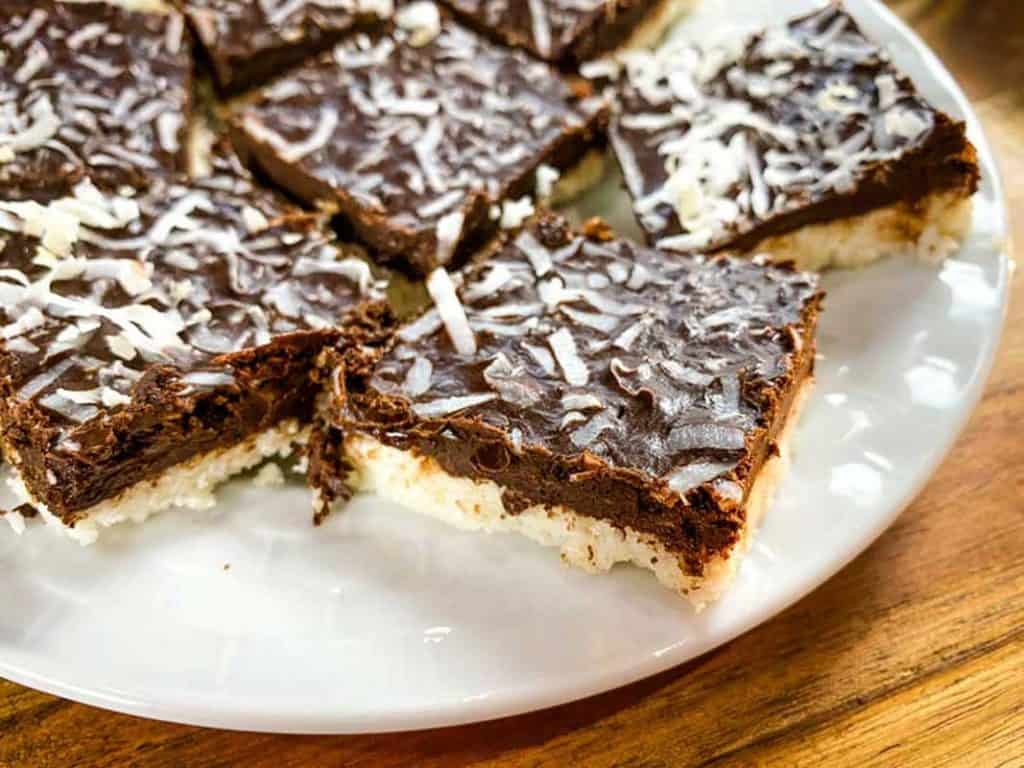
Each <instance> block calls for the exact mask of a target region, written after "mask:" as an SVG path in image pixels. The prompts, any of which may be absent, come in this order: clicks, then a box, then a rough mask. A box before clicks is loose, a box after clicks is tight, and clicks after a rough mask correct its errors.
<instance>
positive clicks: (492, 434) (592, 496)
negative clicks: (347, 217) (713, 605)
mask: <svg viewBox="0 0 1024 768" xmlns="http://www.w3.org/2000/svg"><path fill="white" fill-rule="evenodd" d="M591 230H592V231H591V234H590V235H587V236H584V235H576V234H573V233H572V232H571V231H570V229H569V227H568V225H567V224H566V223H565V221H564V220H562V219H560V218H557V217H554V216H553V215H543V216H541V217H540V218H539V219H538V220H537V221H536V222H535V223H533V224H531V225H529V226H528V227H527V228H525V229H524V230H523V231H522V232H521V233H520V234H518V235H517V236H516V237H515V239H514V240H511V241H510V242H508V243H506V244H505V245H503V246H501V247H500V248H499V249H498V250H497V252H496V253H493V254H491V255H490V258H489V259H488V260H486V261H485V262H481V263H474V264H472V265H470V266H469V267H468V268H467V269H466V271H465V273H464V275H461V276H460V275H457V276H456V282H458V281H459V277H462V278H463V279H462V281H461V286H460V287H458V288H457V289H455V288H453V289H452V290H451V291H450V292H448V294H447V295H448V298H447V299H443V298H442V299H441V300H440V302H439V306H438V307H437V308H436V309H433V310H431V311H430V312H428V313H427V314H424V315H423V316H422V317H420V318H419V319H417V320H415V321H414V322H412V323H411V324H409V325H406V326H404V327H403V328H402V329H401V330H400V331H399V332H398V338H397V341H396V344H395V346H394V347H393V348H392V349H391V350H390V351H389V352H388V353H387V354H386V355H385V356H384V357H383V358H382V359H381V360H380V362H379V363H378V364H377V365H376V367H375V368H374V369H373V373H372V377H371V378H370V379H369V381H368V382H367V383H366V384H365V385H364V386H363V387H361V388H357V387H349V389H348V390H347V391H346V390H345V389H344V388H343V387H335V389H334V397H333V400H332V403H331V407H330V409H329V410H328V413H327V419H326V420H327V422H328V423H330V424H333V425H334V426H333V433H334V436H333V438H331V439H330V440H328V441H326V442H327V444H328V446H337V445H338V444H339V443H343V445H344V450H343V451H337V450H334V451H332V453H331V455H338V456H341V457H342V458H343V459H344V461H343V462H341V463H340V464H339V466H340V468H341V469H340V471H347V472H350V474H348V475H347V476H346V477H345V478H344V480H345V481H347V482H348V483H349V484H350V485H351V487H352V488H353V489H355V490H364V491H372V492H375V493H378V494H380V495H382V496H384V497H387V498H390V499H392V500H395V501H397V502H399V503H402V504H405V505H406V506H409V507H411V508H412V509H414V510H417V511H419V512H422V513H425V514H428V515H432V516H434V517H437V518H440V519H442V520H444V521H446V522H449V523H451V524H454V525H456V526H459V527H462V528H467V529H476V530H485V531H517V532H519V533H522V534H525V535H526V536H528V537H530V538H532V539H535V540H537V541H538V542H541V543H543V544H548V545H555V546H559V547H560V548H561V553H562V558H563V559H564V560H565V561H566V562H568V563H571V564H573V565H576V566H579V567H582V568H584V569H587V570H591V571H602V570H608V569H609V568H610V567H611V566H612V565H614V564H615V563H618V562H631V563H635V564H636V565H639V566H642V567H644V568H649V569H651V570H653V571H654V572H655V574H656V575H657V577H658V579H659V580H660V581H661V582H662V583H663V584H665V585H666V586H668V587H670V588H671V589H674V590H677V591H678V592H679V593H681V594H683V595H686V596H687V597H688V598H689V599H690V600H691V601H692V602H693V604H694V605H695V606H698V607H699V606H701V605H703V604H705V603H707V602H710V601H712V600H714V599H715V598H716V597H717V596H718V595H719V594H720V593H721V592H722V590H723V589H724V588H725V586H726V584H727V583H728V581H729V578H730V575H731V573H732V571H733V569H734V567H735V564H736V561H737V557H738V556H739V554H740V553H741V552H742V551H743V548H744V547H745V545H746V542H747V540H748V537H749V536H750V533H751V531H752V530H753V529H754V527H755V526H756V525H757V523H758V520H759V519H760V517H761V515H762V514H763V513H764V508H765V506H766V504H767V503H768V501H769V500H770V499H771V496H772V493H773V488H774V486H775V483H776V481H777V479H778V477H779V475H780V472H781V470H782V466H783V463H782V459H783V458H784V457H785V454H786V445H787V440H788V437H789V434H790V432H791V431H792V427H793V424H794V423H795V422H796V419H797V412H798V410H799V406H800V402H801V399H802V398H803V397H804V395H805V393H806V391H807V390H808V387H809V384H810V382H811V379H812V372H813V367H814V350H815V335H814V334H815V326H816V321H817V316H818V312H819V306H820V299H821V295H820V294H819V292H818V285H817V281H816V278H815V277H814V276H813V275H809V274H806V273H800V272H795V271H793V270H792V269H791V268H788V267H784V266H771V265H766V263H765V262H764V260H763V259H760V258H758V259H753V260H751V259H739V258H733V257H725V256H718V257H705V256H686V255H673V254H668V253H665V252H659V251H654V250H648V249H644V248H641V247H638V246H635V245H632V244H631V243H628V242H625V241H619V240H614V239H608V238H609V235H607V234H606V233H604V232H602V231H594V228H593V227H591ZM509 237H510V238H511V235H510V236H509ZM438 294H439V295H441V296H444V295H445V293H444V292H438ZM321 463H325V462H321ZM320 474H321V476H322V475H323V471H322V467H321V472H320Z"/></svg>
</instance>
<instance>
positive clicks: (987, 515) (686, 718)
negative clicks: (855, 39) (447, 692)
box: [0, 0, 1024, 768]
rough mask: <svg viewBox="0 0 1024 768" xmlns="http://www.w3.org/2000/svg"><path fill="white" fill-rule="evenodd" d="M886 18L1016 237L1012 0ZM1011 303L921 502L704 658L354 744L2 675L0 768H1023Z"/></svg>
mask: <svg viewBox="0 0 1024 768" xmlns="http://www.w3.org/2000/svg"><path fill="white" fill-rule="evenodd" d="M893 5H894V7H895V8H896V9H897V10H898V11H899V12H900V13H901V14H902V15H903V16H904V17H905V18H907V19H908V20H909V21H910V22H911V23H912V24H913V25H914V26H915V27H916V28H917V29H918V30H919V31H920V32H921V34H922V35H923V36H924V37H925V38H926V39H927V40H928V41H929V42H930V43H931V44H932V45H933V46H934V47H935V49H936V50H937V51H938V52H939V54H940V55H941V56H942V58H943V59H944V60H945V61H946V62H947V63H948V64H949V66H950V67H951V68H952V69H953V71H954V73H955V74H956V75H957V76H958V77H959V79H960V81H961V83H962V84H963V85H964V87H965V88H966V90H967V92H968V94H969V95H970V96H971V98H972V100H973V101H974V103H975V104H976V106H977V108H978V111H979V112H980V114H981V117H982V119H983V120H984V122H985V124H986V127H987V129H988V131H989V135H990V137H991V138H992V140H993V141H994V143H995V145H996V147H997V149H998V151H999V155H1000V160H1001V162H1002V165H1003V171H1004V173H1005V177H1006V179H1007V181H1008V186H1009V194H1010V204H1011V210H1013V209H1016V210H1017V211H1018V215H1017V217H1016V236H1017V241H1018V242H1024V3H1022V2H1020V0H893ZM1014 294H1015V298H1016V302H1015V304H1014V306H1013V307H1012V309H1011V314H1010V322H1009V328H1008V332H1007V335H1006V339H1005V342H1004V344H1003V349H1002V353H1001V356H1000V361H999V365H998V367H997V369H996V373H995V376H994V377H993V379H992V381H991V384H990V386H989V389H988V394H987V396H986V398H985V400H984V402H983V403H982V405H981V407H980V408H979V409H978V412H977V413H976V414H975V416H974V418H973V420H972V422H971V425H970V428H969V430H968V432H967V433H966V435H965V436H964V437H963V439H962V440H961V441H960V443H959V445H958V446H957V448H956V450H955V451H954V452H953V454H952V455H951V456H950V457H949V459H948V460H947V461H946V463H945V465H944V466H943V468H942V470H941V471H940V472H939V474H938V476H937V477H936V478H935V479H934V480H933V481H932V483H931V484H930V485H929V487H928V488H927V490H926V491H925V493H924V494H923V495H922V496H921V498H920V499H918V501H917V502H916V503H915V504H914V505H913V506H912V507H911V508H910V510H909V511H907V512H906V514H904V515H903V517H902V518H901V519H900V521H899V522H898V523H897V524H896V525H895V527H894V528H893V529H892V530H890V531H889V532H888V533H887V534H886V535H885V536H884V537H883V538H882V539H881V540H880V541H878V542H877V543H876V544H875V545H874V546H873V547H872V548H871V549H870V550H869V551H868V552H867V553H866V554H865V555H863V556H862V557H861V558H860V559H858V560H857V561H856V562H854V563H853V564H852V565H851V566H850V567H848V568H847V569H846V570H845V571H843V572H842V573H841V574H840V575H839V576H837V577H836V578H834V579H833V580H832V581H830V582H829V583H828V584H826V585H825V586H823V587H821V588H820V589H819V590H818V591H817V592H815V593H814V594H812V595H811V596H810V597H808V598H807V599H805V600H804V601H803V602H801V603H799V604H798V605H796V606H795V607H793V608H792V609H790V610H789V611H787V612H786V613H784V614H782V615H781V616H779V617H777V618H776V619H775V620H773V621H771V622H769V623H768V624H766V625H765V626H763V627H761V628H759V629H757V630H755V631H754V632H751V633H750V634H748V635H746V636H744V637H742V638H740V639H739V640H736V641H735V642H733V643H730V644H729V645H727V646H725V647H724V648H722V649H720V650H718V651H716V652H714V653H711V654H709V655H707V656H706V657H704V658H702V659H699V660H697V661H695V662H693V663H691V664H688V665H686V666H684V667H681V668H678V669H676V670H673V671H671V672H667V673H665V674H662V675H660V676H658V677H656V678H654V679H651V680H647V681H645V682H641V683H638V684H636V685H633V686H630V687H628V688H625V689H622V690H619V691H615V692H612V693H608V694H605V695H602V696H598V697H596V698H593V699H589V700H587V701H584V702H581V703H577V704H572V705H567V706H564V707H560V708H558V709H555V710H551V711H547V712H541V713H537V714H533V715H526V716H523V717H517V718H511V719H508V720H502V721H499V722H495V723H487V724H484V725H479V726H471V727H463V728H454V729H448V730H443V731H429V732H422V733H413V734H406V735H392V736H364V737H355V738H297V737H281V736H264V735H250V734H237V733H228V732H219V731H209V730H203V729H198V728H188V727H183V726H175V725H165V724H162V723H156V722H150V721H146V720H139V719H136V718H132V717H127V716H122V715H114V714H109V713H106V712H101V711H99V710H96V709H93V708H91V707H86V706H81V705H78V704H72V703H69V702H66V701H62V700H60V699H57V698H54V697H52V696H46V695H43V694H39V693H35V692H33V691H29V690H26V689H24V688H20V687H19V686H16V685H13V684H10V683H6V682H3V681H0V768H8V766H11V767H13V766H17V767H18V768H22V767H25V766H44V765H54V766H60V768H67V767H68V766H75V765H83V766H107V765H109V766H127V765H148V766H204V765H245V766H264V765H265V766H273V768H286V766H310V765H332V766H333V765H346V766H348V765H358V766H363V765H365V766H462V765H485V764H486V765H499V766H512V765H533V766H568V765H587V766H591V765H593V766H623V768H625V766H635V767H636V768H640V766H643V767H644V768H655V767H656V766H686V765H702V766H712V765H713V766H729V765H736V766H761V765H765V766H767V765H772V766H774V765H784V766H804V765H807V766H815V767H816V768H817V767H818V766H834V765H839V766H853V765H871V766H875V765H882V766H901V767H904V766H928V768H932V766H940V765H958V766H959V765H969V766H971V768H986V767H988V766H1006V767H1007V768H1009V767H1010V766H1024V480H1022V478H1021V476H1020V474H1019V472H1020V470H1021V468H1024V387H1022V385H1021V383H1020V381H1021V379H1024V286H1022V285H1021V283H1020V281H1018V282H1017V284H1016V286H1015V288H1014ZM968 755H970V756H971V757H970V758H969V759H968V757H967V756H968Z"/></svg>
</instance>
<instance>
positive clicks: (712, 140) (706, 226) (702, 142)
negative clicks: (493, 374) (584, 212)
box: [612, 5, 979, 269]
mask: <svg viewBox="0 0 1024 768" xmlns="http://www.w3.org/2000/svg"><path fill="white" fill-rule="evenodd" d="M621 97H622V105H621V112H620V114H618V115H617V116H616V117H615V119H614V121H613V122H614V125H613V127H612V144H613V146H614V148H615V154H616V155H617V157H618V160H619V164H620V166H621V168H622V172H623V175H624V176H625V180H626V185H627V187H628V189H629V191H630V193H631V195H632V197H633V200H634V209H635V212H636V216H637V218H638V220H639V222H640V224H641V226H642V227H643V229H644V230H645V231H646V233H647V235H648V236H649V238H650V241H651V242H652V243H656V244H657V245H658V247H660V248H664V249H673V250H680V251H692V250H711V251H717V250H721V249H733V250H738V251H751V250H754V249H757V250H760V251H767V252H772V253H775V254H778V255H779V256H780V257H781V258H784V259H794V260H796V262H797V263H798V265H799V266H800V267H802V268H805V269H820V268H824V267H828V266H840V267H856V266H861V265H864V264H867V263H869V262H872V261H874V260H876V259H878V258H881V257H883V256H886V255H890V254H895V253H907V252H912V253H916V254H918V255H920V256H921V257H923V258H927V259H930V260H933V261H937V260H941V259H942V258H943V257H944V256H945V255H946V254H948V253H949V252H950V251H951V250H953V249H955V248H956V247H957V246H958V243H959V241H960V240H962V239H963V237H964V235H965V233H966V231H967V228H968V226H969V224H970V219H971V197H972V196H973V195H974V193H975V191H976V190H977V188H978V180H979V171H978V165H977V159H976V153H975V150H974V148H973V147H972V146H971V144H970V143H969V141H968V140H967V138H966V135H965V126H964V124H963V123H962V122H959V121H957V120H954V119H953V118H951V117H950V116H949V115H947V114H945V113H943V112H942V111H940V110H939V109H937V108H935V107H933V106H931V105H930V104H929V103H928V102H927V101H926V100H925V98H924V97H923V96H922V95H921V94H920V93H918V91H917V90H916V89H915V88H914V85H913V83H912V82H911V81H910V80H909V78H907V77H906V76H905V75H903V74H902V73H901V72H899V71H898V70H897V69H896V68H895V67H894V66H893V64H892V63H891V61H890V59H889V56H888V54H887V53H886V52H885V51H884V50H882V49H881V48H880V47H879V46H878V45H876V44H875V43H873V42H872V41H871V40H869V39H868V38H866V37H865V36H864V34H863V33H862V32H861V31H860V29H859V28H858V26H857V23H856V22H855V21H854V19H853V18H852V17H850V16H849V15H848V14H847V13H845V12H844V11H843V10H842V9H841V8H840V7H839V6H837V5H829V6H828V7H826V8H824V9H822V10H821V11H819V12H817V13H814V14H812V15H809V16H806V17H802V18H799V19H796V20H794V21H791V22H789V23H788V24H785V25H782V26H778V27H773V28H770V29H768V30H766V31H764V32H762V33H760V34H757V35H755V36H753V37H752V38H750V39H747V40H742V41H737V43H736V44H735V45H733V46H731V47H730V46H724V47H719V48H712V49H708V50H698V49H695V48H693V47H673V48H670V49H668V50H666V51H662V52H660V53H659V54H657V55H646V56H636V57H634V58H633V59H631V60H630V61H629V62H628V63H627V72H626V74H625V77H624V83H623V85H622V91H621Z"/></svg>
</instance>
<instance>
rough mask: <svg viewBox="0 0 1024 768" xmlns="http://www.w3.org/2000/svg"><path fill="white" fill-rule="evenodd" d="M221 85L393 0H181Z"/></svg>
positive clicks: (272, 68)
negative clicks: (328, 0)
mask: <svg viewBox="0 0 1024 768" xmlns="http://www.w3.org/2000/svg"><path fill="white" fill-rule="evenodd" d="M178 5H180V6H181V7H182V9H183V10H184V12H185V13H186V15H187V16H188V19H189V22H190V23H191V25H192V28H193V29H194V30H195V32H196V36H197V37H198V38H199V41H200V42H201V43H202V44H203V47H204V48H205V49H206V52H207V55H208V57H209V59H210V61H211V62H212V64H213V66H214V70H215V74H216V75H217V80H218V82H219V84H220V86H221V87H222V88H224V89H227V90H238V89H240V88H244V87H247V86H250V85H252V84H254V83H255V82H257V81H259V80H263V79H266V78H267V77H269V76H270V75H272V74H280V73H281V72H282V71H283V69H284V68H286V67H287V66H288V65H289V64H292V63H297V62H299V61H301V60H302V59H304V58H307V57H308V56H310V55H312V54H314V53H316V52H318V51H321V50H323V49H324V48H327V47H329V46H330V45H332V44H333V43H335V42H337V41H338V40H339V39H340V38H341V37H343V36H344V35H346V34H348V33H350V32H351V31H352V30H354V29H357V28H359V27H361V26H364V25H369V24H373V23H374V22H376V21H379V20H380V19H382V18H385V17H387V16H390V14H391V12H392V2H391V0H335V1H334V2H329V3H325V2H317V0H259V2H255V1H254V0H178Z"/></svg>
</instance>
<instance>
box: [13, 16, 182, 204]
mask: <svg viewBox="0 0 1024 768" xmlns="http://www.w3.org/2000/svg"><path fill="white" fill-rule="evenodd" d="M191 68H192V63H191V57H190V55H189V45H188V39H187V36H186V35H185V23H184V19H183V18H182V16H181V15H180V14H178V13H176V12H167V13H138V12H132V11H126V10H123V9H119V8H115V7H113V6H111V5H109V4H107V3H97V2H88V3H65V2H52V1H48V0H43V1H42V2H27V1H25V0H5V1H4V3H3V7H2V9H0V101H2V103H3V107H2V108H0V197H2V199H4V200H22V199H34V200H37V201H41V200H52V199H54V198H57V197H62V196H65V195H68V194H70V192H71V189H72V188H73V187H74V186H75V184H77V183H78V182H80V181H81V180H82V179H83V178H84V177H85V176H89V177H90V178H91V179H92V181H93V182H94V183H95V184H96V185H97V186H99V187H101V188H104V189H108V190H116V189H117V188H118V187H119V186H121V185H129V186H132V187H135V188H142V187H144V186H146V185H147V184H149V183H150V181H151V180H153V179H156V178H161V177H167V176H169V175H171V174H173V173H174V172H176V171H181V170H183V169H184V158H185V152H184V146H185V140H186V128H187V123H188V119H189V87H190V85H189V83H190V79H191Z"/></svg>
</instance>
